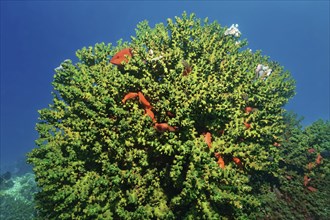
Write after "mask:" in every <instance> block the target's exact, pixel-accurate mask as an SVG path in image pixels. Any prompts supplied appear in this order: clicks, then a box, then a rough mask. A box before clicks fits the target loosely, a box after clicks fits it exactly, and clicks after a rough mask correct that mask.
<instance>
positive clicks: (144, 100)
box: [138, 92, 151, 109]
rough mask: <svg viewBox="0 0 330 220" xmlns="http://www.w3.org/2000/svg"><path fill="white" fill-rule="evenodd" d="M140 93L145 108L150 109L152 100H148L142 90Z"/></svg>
mask: <svg viewBox="0 0 330 220" xmlns="http://www.w3.org/2000/svg"><path fill="white" fill-rule="evenodd" d="M138 95H139V100H140V103H141V104H142V105H143V106H144V107H145V108H150V109H151V105H150V102H148V100H147V99H146V98H145V97H144V95H143V94H142V92H138Z"/></svg>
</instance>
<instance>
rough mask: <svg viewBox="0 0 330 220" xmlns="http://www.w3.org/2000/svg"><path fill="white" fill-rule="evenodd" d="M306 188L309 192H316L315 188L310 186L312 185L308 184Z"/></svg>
mask: <svg viewBox="0 0 330 220" xmlns="http://www.w3.org/2000/svg"><path fill="white" fill-rule="evenodd" d="M307 189H308V190H309V191H311V192H316V191H317V189H316V188H314V187H312V186H308V187H307Z"/></svg>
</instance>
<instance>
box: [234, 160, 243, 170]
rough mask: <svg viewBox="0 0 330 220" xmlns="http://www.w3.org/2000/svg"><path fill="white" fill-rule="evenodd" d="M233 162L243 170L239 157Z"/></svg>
mask: <svg viewBox="0 0 330 220" xmlns="http://www.w3.org/2000/svg"><path fill="white" fill-rule="evenodd" d="M233 161H234V163H235V164H236V165H237V166H238V167H239V168H240V169H242V168H243V164H242V161H241V160H240V159H239V158H238V157H233Z"/></svg>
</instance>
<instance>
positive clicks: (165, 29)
mask: <svg viewBox="0 0 330 220" xmlns="http://www.w3.org/2000/svg"><path fill="white" fill-rule="evenodd" d="M223 31H224V32H223ZM219 33H224V34H219ZM240 36H241V32H240V31H239V30H238V25H237V24H233V25H232V26H231V27H229V28H228V29H226V30H224V29H223V28H222V27H220V25H218V24H216V23H213V24H209V23H208V22H207V21H206V20H205V23H204V25H201V22H200V20H198V22H197V21H196V19H195V17H194V15H191V16H190V17H187V15H186V14H184V15H183V18H179V17H176V18H175V22H173V21H172V20H171V19H169V20H168V24H167V26H165V25H163V24H160V25H157V26H156V28H155V29H152V28H151V27H149V26H148V24H147V22H142V23H141V24H139V26H138V28H137V34H136V37H132V42H131V43H119V44H118V45H117V47H112V46H111V44H109V45H105V44H104V43H102V44H96V45H95V47H94V48H93V49H90V50H89V49H86V48H83V49H82V50H79V51H77V57H78V58H79V60H80V62H78V63H77V64H76V65H74V64H72V62H71V61H69V62H66V61H65V65H63V66H62V65H61V68H59V69H57V70H56V71H57V72H56V75H55V77H54V82H53V85H54V89H55V90H56V91H57V92H58V94H59V95H58V96H55V97H54V105H51V106H50V107H49V108H47V109H43V110H41V111H40V115H41V116H40V118H41V119H42V120H43V121H42V122H41V123H39V124H38V125H37V130H38V132H39V135H40V138H39V139H38V140H37V141H36V143H37V145H38V146H39V148H36V149H34V150H33V151H32V152H31V153H30V154H29V162H30V163H32V164H33V165H34V166H35V171H36V172H35V173H36V178H37V180H38V181H39V183H40V185H41V188H42V190H41V191H40V192H39V193H38V197H37V198H38V204H40V206H39V210H38V211H39V212H38V213H39V214H40V215H41V216H44V217H47V218H50V219H79V218H82V216H83V217H85V218H88V219H175V218H177V217H180V218H181V217H182V218H183V219H204V218H207V219H221V218H222V217H224V219H236V218H238V217H240V218H241V219H249V213H252V212H255V211H256V210H258V207H260V204H261V202H260V194H253V193H254V191H255V188H258V187H260V185H262V184H265V188H267V186H268V185H269V186H272V185H273V183H272V184H270V181H271V180H272V179H276V178H277V176H281V173H280V172H281V171H279V168H278V166H277V164H276V163H274V161H280V160H281V158H280V153H279V152H280V150H281V148H282V146H283V145H282V144H283V140H282V137H281V135H282V134H283V131H284V129H285V124H284V121H283V120H282V119H283V117H282V114H283V113H284V112H285V111H284V110H283V109H282V107H283V106H284V104H286V103H287V101H288V100H289V99H290V98H291V97H292V96H293V95H294V88H295V87H294V80H293V79H292V78H291V76H290V73H289V72H285V71H283V67H281V66H279V65H278V64H276V63H272V62H269V60H268V58H267V57H265V56H262V55H261V53H258V52H256V53H252V52H251V53H250V52H249V50H248V49H245V50H244V48H243V47H244V46H245V45H246V42H245V41H242V42H240V41H238V39H237V38H239V37H240ZM235 44H236V46H235ZM151 48H152V49H151ZM238 48H241V49H238ZM111 55H112V58H111V59H110V60H109V56H111ZM94 59H95V60H94ZM90 60H93V61H91V62H89V61H90ZM94 61H97V62H94ZM109 63H110V64H109ZM255 65H257V66H255ZM270 67H271V68H270ZM272 72H273V73H272ZM271 73H272V74H273V75H272V77H271V78H269V80H262V79H265V78H267V77H268V76H269V75H270V74H271ZM256 76H257V77H256ZM256 78H257V79H256ZM67 79H70V80H67ZM258 79H261V80H258ZM279 83H281V87H282V88H283V89H281V90H274V91H272V92H269V88H272V87H275V86H277V85H278V84H279ZM251 84H254V85H251ZM256 85H257V86H256ZM265 91H266V92H265ZM324 155H325V153H324ZM323 162H324V161H323V160H322V156H321V154H319V156H318V157H317V158H316V161H315V166H314V167H317V166H320V165H322V163H323ZM291 179H293V178H291ZM313 180H314V179H313V177H309V176H306V177H305V180H303V179H301V180H299V181H300V184H301V185H302V187H305V188H306V190H309V191H310V192H309V193H313V192H315V193H317V192H316V188H315V189H314V188H311V187H312V186H313V187H314V185H313V184H314V182H313ZM267 181H269V182H267ZM276 187H277V186H276ZM307 187H309V188H307ZM274 190H275V191H276V190H279V188H276V189H274ZM267 193H268V192H267ZM277 194H278V195H282V192H279V193H277ZM71 195H72V196H71ZM267 195H268V194H267ZM43 204H47V205H46V206H43ZM68 210H69V211H68ZM251 219H255V218H251ZM260 219H262V218H260Z"/></svg>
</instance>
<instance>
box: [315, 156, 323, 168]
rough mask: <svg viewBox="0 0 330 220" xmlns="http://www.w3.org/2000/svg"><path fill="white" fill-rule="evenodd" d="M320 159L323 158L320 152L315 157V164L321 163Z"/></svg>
mask: <svg viewBox="0 0 330 220" xmlns="http://www.w3.org/2000/svg"><path fill="white" fill-rule="evenodd" d="M322 159H323V157H322V156H321V154H317V158H316V160H315V163H316V164H317V165H319V164H320V163H321V161H322Z"/></svg>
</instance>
